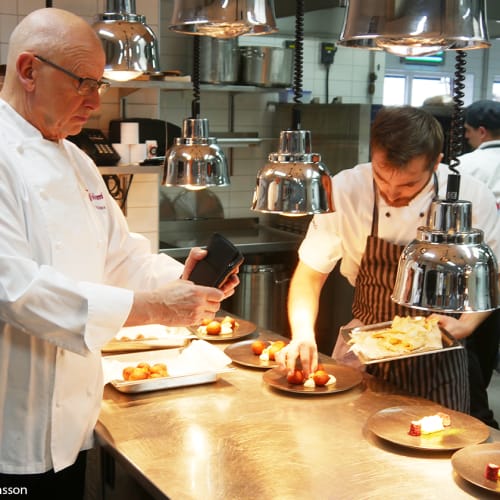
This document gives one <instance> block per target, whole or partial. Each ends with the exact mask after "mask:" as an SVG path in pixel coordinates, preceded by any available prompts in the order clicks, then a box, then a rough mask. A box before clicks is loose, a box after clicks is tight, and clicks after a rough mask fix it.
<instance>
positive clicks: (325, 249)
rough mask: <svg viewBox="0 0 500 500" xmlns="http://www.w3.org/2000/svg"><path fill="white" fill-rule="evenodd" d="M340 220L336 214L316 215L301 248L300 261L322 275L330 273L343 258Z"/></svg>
mask: <svg viewBox="0 0 500 500" xmlns="http://www.w3.org/2000/svg"><path fill="white" fill-rule="evenodd" d="M338 218H339V215H338V214H337V213H336V212H334V213H331V214H321V215H315V216H314V217H313V219H312V221H311V223H310V224H309V228H308V230H307V233H306V236H305V238H304V240H303V241H302V243H301V245H300V248H299V258H300V260H301V261H302V262H303V263H304V264H307V265H308V266H309V267H311V268H312V269H314V270H316V271H318V272H320V273H325V274H328V273H330V272H331V271H332V270H333V268H334V267H335V265H336V264H337V262H338V261H339V260H340V259H341V258H342V240H341V238H340V237H339V235H338V231H337V226H338Z"/></svg>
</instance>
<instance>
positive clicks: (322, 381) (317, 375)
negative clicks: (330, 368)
mask: <svg viewBox="0 0 500 500" xmlns="http://www.w3.org/2000/svg"><path fill="white" fill-rule="evenodd" d="M313 380H314V383H315V384H316V385H317V386H323V385H326V384H327V383H328V381H329V380H330V375H328V373H327V372H325V371H324V370H316V371H315V372H314V373H313Z"/></svg>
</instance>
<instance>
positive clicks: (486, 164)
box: [458, 140, 500, 211]
mask: <svg viewBox="0 0 500 500" xmlns="http://www.w3.org/2000/svg"><path fill="white" fill-rule="evenodd" d="M458 160H460V165H459V166H458V170H459V171H460V173H464V174H468V175H472V176H473V177H474V178H476V179H479V180H480V181H482V182H484V183H485V184H486V185H487V186H488V187H489V188H490V189H491V191H493V194H494V195H495V198H496V201H497V209H498V210H499V211H500V140H498V141H487V142H483V143H482V144H480V145H479V147H478V148H477V149H475V150H474V151H472V152H470V153H466V154H464V155H462V156H459V157H458Z"/></svg>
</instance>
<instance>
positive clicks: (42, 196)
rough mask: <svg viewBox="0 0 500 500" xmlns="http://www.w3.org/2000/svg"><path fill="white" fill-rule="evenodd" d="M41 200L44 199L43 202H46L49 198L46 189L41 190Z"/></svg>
mask: <svg viewBox="0 0 500 500" xmlns="http://www.w3.org/2000/svg"><path fill="white" fill-rule="evenodd" d="M40 198H42V200H46V199H47V198H48V196H47V191H45V189H40Z"/></svg>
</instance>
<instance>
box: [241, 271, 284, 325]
mask: <svg viewBox="0 0 500 500" xmlns="http://www.w3.org/2000/svg"><path fill="white" fill-rule="evenodd" d="M238 276H239V278H240V284H239V286H238V287H237V288H236V290H235V293H234V295H233V297H232V311H233V312H234V314H237V315H238V316H241V317H243V318H247V319H249V320H251V321H253V322H255V323H256V324H258V325H259V326H261V327H262V328H268V329H270V330H273V331H275V332H277V333H280V334H284V333H286V331H287V326H286V297H287V293H288V285H289V283H290V270H288V269H287V268H286V267H285V265H284V264H244V265H242V266H241V267H240V271H239V273H238Z"/></svg>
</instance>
